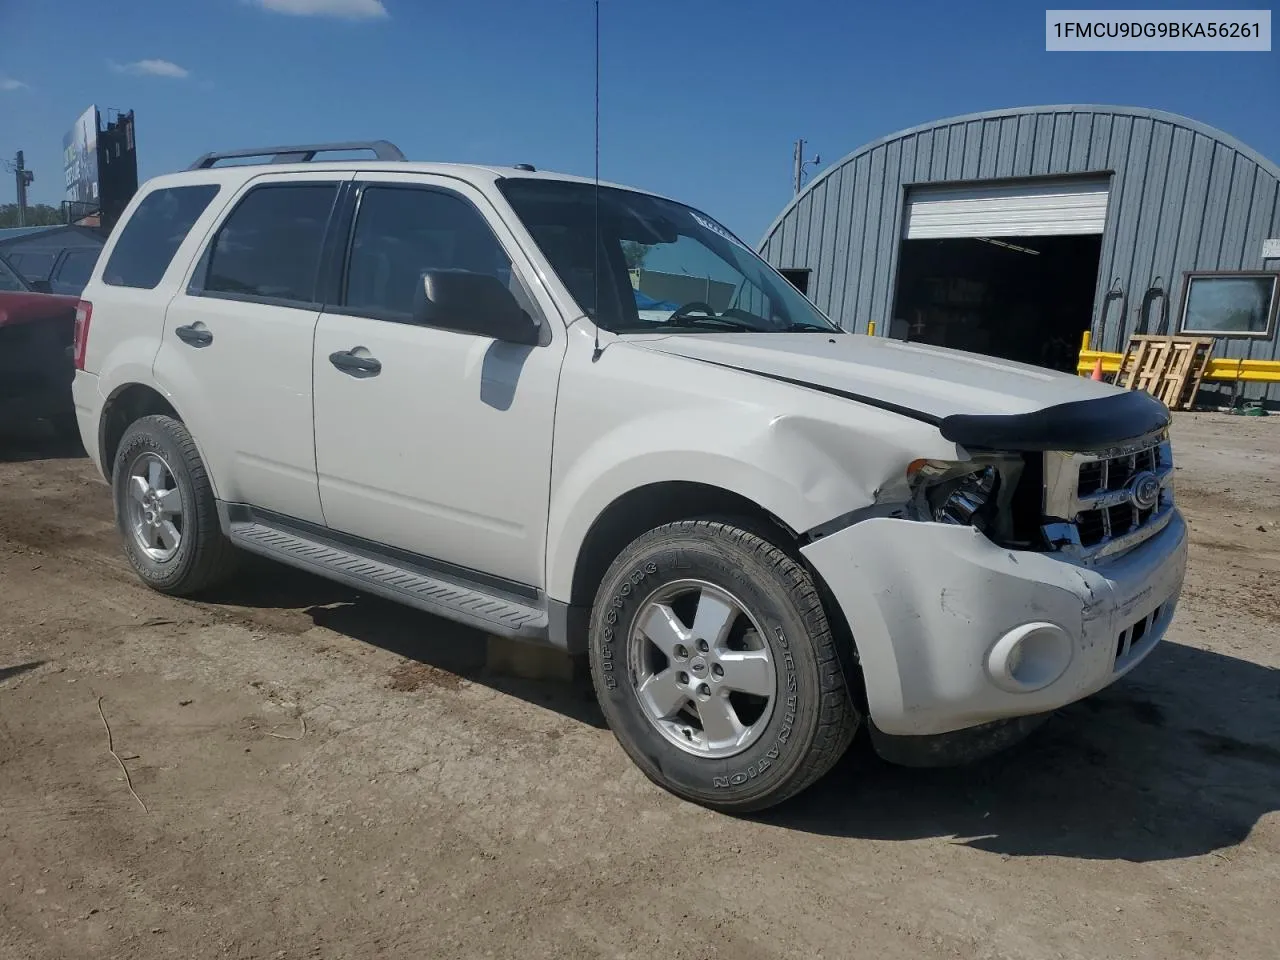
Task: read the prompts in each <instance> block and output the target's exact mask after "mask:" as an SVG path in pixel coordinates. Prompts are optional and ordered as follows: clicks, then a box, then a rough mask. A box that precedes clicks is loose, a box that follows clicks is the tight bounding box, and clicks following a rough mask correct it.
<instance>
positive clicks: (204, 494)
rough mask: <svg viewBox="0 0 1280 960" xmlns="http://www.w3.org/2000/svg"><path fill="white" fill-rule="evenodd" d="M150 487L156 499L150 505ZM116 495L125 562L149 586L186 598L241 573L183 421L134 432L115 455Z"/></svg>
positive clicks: (137, 426) (153, 423) (158, 422)
mask: <svg viewBox="0 0 1280 960" xmlns="http://www.w3.org/2000/svg"><path fill="white" fill-rule="evenodd" d="M157 465H158V466H157ZM157 477H158V478H159V482H158V483H157V482H154V481H156V479H157ZM140 481H145V484H144V483H140ZM144 485H145V486H146V487H148V488H149V489H150V490H151V492H152V493H155V494H157V496H156V497H155V498H149V495H148V494H147V493H146V492H145V491H144V490H143V486H144ZM111 487H112V493H113V499H114V501H115V511H116V525H117V526H118V527H119V529H120V535H121V537H122V538H123V540H124V549H125V555H126V556H127V557H128V558H129V562H130V563H131V564H133V568H134V570H136V571H137V572H138V576H139V577H141V578H142V581H143V582H144V583H145V584H147V586H149V587H151V588H152V589H154V590H157V591H159V592H160V593H166V594H169V595H170V596H177V597H186V596H192V595H194V594H198V593H201V592H202V591H205V590H207V589H209V588H210V587H213V586H215V585H216V584H218V583H221V582H222V581H224V580H226V579H227V578H228V577H230V576H231V575H232V574H233V573H234V572H235V568H236V565H237V564H236V560H237V556H236V551H235V548H234V547H233V546H232V545H231V542H230V541H229V540H228V539H227V538H226V537H225V536H224V535H223V533H222V529H221V527H220V525H219V523H218V511H217V503H216V501H215V499H214V496H213V487H212V485H211V484H210V483H209V474H208V473H207V471H206V470H205V467H204V463H203V462H202V461H201V460H200V454H199V453H198V452H197V451H196V445H195V441H194V440H192V439H191V434H190V433H189V432H188V431H187V428H186V426H185V425H184V424H183V423H182V422H181V421H180V420H176V419H174V418H173V417H167V416H147V417H142V418H141V419H139V420H136V421H134V422H133V423H132V424H130V426H129V428H128V429H127V430H126V431H125V433H124V436H123V437H122V438H121V440H120V446H119V447H118V449H117V450H116V455H115V460H114V462H113V465H112V471H111ZM162 492H163V493H164V494H165V495H163V496H159V494H161V493H162ZM144 501H145V502H144ZM148 511H149V512H148ZM175 511H176V512H175ZM151 517H154V518H155V519H156V520H157V521H158V523H157V524H156V525H155V526H153V525H152V524H151V523H150V518H151ZM166 521H167V522H168V523H169V524H170V525H171V527H172V529H168V528H165V527H164V526H163V523H164V522H166ZM175 532H176V534H177V536H176V537H175V536H174V533H175ZM144 541H147V542H144ZM148 544H149V545H148Z"/></svg>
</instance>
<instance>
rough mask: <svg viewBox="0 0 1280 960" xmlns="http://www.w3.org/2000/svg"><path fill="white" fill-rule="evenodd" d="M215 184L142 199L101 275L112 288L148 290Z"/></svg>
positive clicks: (215, 192)
mask: <svg viewBox="0 0 1280 960" xmlns="http://www.w3.org/2000/svg"><path fill="white" fill-rule="evenodd" d="M219 189H220V188H219V187H218V185H217V184H213V183H202V184H193V185H191V186H187V187H166V188H164V189H160V190H155V191H153V192H151V193H149V194H147V196H145V197H143V198H142V202H141V203H139V204H138V208H137V209H136V210H134V211H133V216H131V217H130V218H129V220H128V222H127V223H125V225H124V231H123V232H122V233H121V234H120V239H119V240H118V241H116V245H115V247H114V248H113V249H112V251H111V256H110V258H109V259H108V260H107V266H106V268H105V269H104V270H103V272H102V282H103V283H107V284H110V285H111V286H113V287H138V288H140V289H143V290H152V289H154V288H155V286H156V284H158V283H159V282H160V278H161V277H163V276H164V272H165V271H166V270H168V269H169V262H170V261H171V260H173V255H174V254H175V253H177V252H178V247H179V246H181V245H182V241H183V240H185V239H186V236H187V233H188V232H189V231H190V230H191V225H192V224H193V223H195V222H196V220H197V219H199V217H200V214H202V213H204V211H205V208H206V207H207V206H209V202H210V201H211V200H212V199H213V198H214V197H216V196H217V195H218V190H219Z"/></svg>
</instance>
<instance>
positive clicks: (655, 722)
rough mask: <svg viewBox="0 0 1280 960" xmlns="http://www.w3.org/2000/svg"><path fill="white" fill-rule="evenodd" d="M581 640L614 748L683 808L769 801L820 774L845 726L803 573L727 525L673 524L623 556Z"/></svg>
mask: <svg viewBox="0 0 1280 960" xmlns="http://www.w3.org/2000/svg"><path fill="white" fill-rule="evenodd" d="M590 639H591V642H590V655H591V673H592V680H593V682H594V684H595V688H596V695H597V697H598V698H599V700H600V705H601V709H602V710H603V711H604V714H605V717H606V719H607V720H608V721H609V725H610V727H611V728H612V730H613V732H614V735H615V736H616V737H617V739H618V741H619V743H620V744H621V745H622V747H623V749H624V750H626V752H627V754H628V755H629V756H630V757H631V759H632V760H633V761H635V763H636V764H637V765H638V766H639V767H640V768H641V770H643V771H644V772H645V774H647V775H648V776H649V778H650V779H652V780H653V781H654V782H655V783H657V784H659V785H660V786H662V787H664V788H666V789H667V790H670V791H671V792H672V793H675V794H677V795H678V796H681V797H684V798H685V799H688V800H691V801H693V802H695V803H700V804H703V805H706V806H710V807H714V808H716V809H721V810H730V811H743V812H745V811H751V810H760V809H764V808H766V807H770V806H773V805H774V804H777V803H780V802H781V801H783V800H785V799H787V798H788V797H790V796H792V795H794V794H796V793H798V792H799V791H801V790H803V789H804V788H805V787H807V786H809V785H810V784H811V783H813V782H814V781H815V780H817V779H818V778H819V777H821V776H822V775H823V774H824V773H826V772H827V771H828V770H829V769H830V768H831V767H832V766H833V765H834V764H835V762H836V761H837V760H838V759H839V758H840V756H841V755H842V754H843V753H844V751H845V749H846V748H847V747H848V745H849V742H850V741H851V740H852V738H853V734H854V731H855V730H856V729H857V725H858V714H857V712H856V710H855V709H854V707H853V704H852V702H851V701H850V698H849V693H848V690H847V688H846V685H845V680H844V674H843V671H842V669H841V665H840V659H839V656H838V655H837V650H836V644H835V640H834V638H833V636H832V632H831V628H830V624H829V623H828V622H827V617H826V612H825V610H824V609H823V606H822V602H821V600H820V598H819V595H818V591H817V589H816V588H815V585H814V583H813V580H812V578H811V577H810V575H809V573H808V572H807V571H806V570H805V569H804V567H803V566H802V565H801V564H800V563H799V562H798V561H797V560H796V559H795V558H794V557H792V556H791V555H789V554H788V553H787V552H786V551H784V550H783V549H781V548H779V547H778V546H776V545H775V544H773V543H770V542H769V541H768V540H765V539H764V538H762V537H760V536H758V535H757V534H756V533H753V532H750V531H748V530H746V529H743V528H741V527H738V526H735V525H733V524H732V523H725V522H718V521H711V520H698V521H682V522H679V523H672V524H668V525H666V526H663V527H659V528H657V529H655V530H652V531H650V532H649V533H647V534H645V535H644V536H642V537H640V538H639V539H637V540H636V541H635V542H634V543H632V544H631V545H630V546H629V547H627V549H626V550H625V551H623V553H622V555H621V556H620V557H618V559H617V560H616V561H614V563H613V565H612V566H611V567H610V569H609V571H608V573H607V574H606V575H605V578H604V581H603V582H602V584H601V586H600V590H599V592H598V593H597V596H596V602H595V607H594V609H593V611H592V618H591V638H590Z"/></svg>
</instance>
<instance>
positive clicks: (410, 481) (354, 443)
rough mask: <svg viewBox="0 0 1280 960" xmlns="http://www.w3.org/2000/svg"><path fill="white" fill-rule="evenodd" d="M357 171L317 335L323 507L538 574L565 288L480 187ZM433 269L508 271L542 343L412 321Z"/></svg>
mask: <svg viewBox="0 0 1280 960" xmlns="http://www.w3.org/2000/svg"><path fill="white" fill-rule="evenodd" d="M357 179H358V181H359V182H358V184H357V189H358V201H357V203H358V206H357V214H356V217H355V220H354V223H353V227H352V237H351V243H350V252H349V254H348V257H347V263H346V266H345V275H344V282H343V283H342V292H341V294H340V295H339V296H338V298H337V299H338V302H337V303H336V304H333V305H331V306H328V307H326V308H325V310H324V312H323V313H322V314H321V316H320V320H319V323H318V325H317V328H316V337H315V356H314V382H315V436H316V465H317V471H318V475H319V486H320V499H321V503H322V506H323V509H324V516H325V521H326V522H327V523H328V525H329V526H330V527H331V528H332V529H334V530H336V531H340V532H343V533H346V534H351V535H353V536H356V537H359V538H362V539H364V540H368V541H373V542H375V543H379V544H385V545H389V546H392V547H396V548H399V549H400V550H403V551H407V552H409V553H411V554H414V555H416V556H418V557H420V558H424V559H426V560H427V561H441V562H444V563H446V564H449V565H452V566H454V567H461V568H464V570H463V572H464V573H465V571H466V570H472V571H477V570H478V571H484V572H485V573H486V574H489V575H491V576H494V577H499V578H502V579H505V580H509V581H513V582H515V583H518V584H521V585H525V586H533V587H541V586H542V585H543V576H544V574H543V570H544V543H545V537H546V524H547V498H548V493H549V489H550V480H551V440H552V422H553V418H554V415H555V399H556V389H557V385H558V381H559V376H560V362H561V359H562V357H563V355H564V349H565V336H564V329H563V327H562V326H561V320H560V318H559V316H558V314H556V313H555V312H554V311H555V307H554V303H553V302H552V301H551V300H550V299H549V297H547V295H546V292H545V290H543V289H542V288H541V287H540V285H538V284H537V283H536V282H530V280H529V278H531V277H534V276H535V274H534V273H533V272H532V270H531V268H530V265H529V263H528V261H526V260H525V259H524V258H523V254H522V253H521V251H520V248H519V246H518V244H517V243H516V242H515V239H514V237H513V236H512V235H511V234H510V232H509V231H508V230H507V228H506V226H505V224H503V223H502V221H501V219H500V217H499V216H498V215H497V213H496V211H495V210H494V208H493V207H492V205H491V204H490V203H489V201H488V200H487V199H486V198H485V197H484V196H483V195H482V194H481V193H479V191H476V190H474V189H473V188H471V187H469V186H467V185H465V184H462V183H461V182H460V181H456V180H452V179H449V178H443V177H442V178H433V179H432V180H431V181H430V182H424V178H423V177H421V176H412V175H404V174H367V175H359V176H358V178H357ZM513 261H514V262H513ZM432 269H437V270H438V269H457V270H470V271H476V272H485V273H490V274H493V275H496V276H498V277H499V278H500V279H502V280H503V282H504V283H506V284H507V285H508V286H509V287H510V288H511V289H512V290H513V292H515V293H516V295H517V298H518V299H520V300H521V302H522V303H523V304H524V305H525V306H526V309H528V310H529V311H530V312H531V313H534V314H537V315H539V316H540V317H541V318H542V319H543V327H544V336H543V345H542V346H536V347H527V346H519V345H516V344H507V343H499V342H496V341H494V340H493V339H491V338H488V337H484V336H479V335H473V334H469V333H459V332H454V331H447V330H438V329H432V328H428V327H422V326H418V325H416V324H414V323H413V322H412V304H413V297H414V293H415V290H416V289H417V287H418V285H419V284H420V276H421V274H422V272H423V271H424V270H432ZM548 321H550V322H548Z"/></svg>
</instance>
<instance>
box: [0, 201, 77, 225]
mask: <svg viewBox="0 0 1280 960" xmlns="http://www.w3.org/2000/svg"><path fill="white" fill-rule="evenodd" d="M65 222H66V221H65V220H63V219H62V211H61V210H60V209H59V208H58V207H52V206H50V205H49V204H47V203H33V204H27V226H28V227H45V226H50V225H52V224H59V223H65ZM16 226H19V223H18V205H17V204H16V203H0V227H16Z"/></svg>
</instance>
